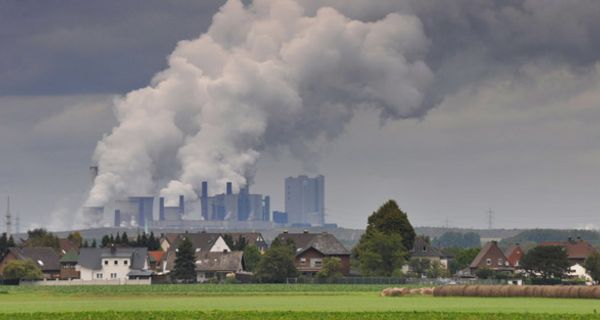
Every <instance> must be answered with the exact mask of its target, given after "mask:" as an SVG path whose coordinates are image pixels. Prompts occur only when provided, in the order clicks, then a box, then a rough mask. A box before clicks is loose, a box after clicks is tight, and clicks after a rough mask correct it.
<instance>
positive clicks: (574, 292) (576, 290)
mask: <svg viewBox="0 0 600 320" xmlns="http://www.w3.org/2000/svg"><path fill="white" fill-rule="evenodd" d="M581 289H583V287H581V286H570V288H569V298H581V294H580V291H581Z"/></svg>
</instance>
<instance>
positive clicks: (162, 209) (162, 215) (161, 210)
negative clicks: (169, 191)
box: [158, 197, 165, 221]
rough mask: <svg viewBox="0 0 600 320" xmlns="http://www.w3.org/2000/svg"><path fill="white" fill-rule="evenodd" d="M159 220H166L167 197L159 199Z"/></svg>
mask: <svg viewBox="0 0 600 320" xmlns="http://www.w3.org/2000/svg"><path fill="white" fill-rule="evenodd" d="M158 220H160V221H165V197H160V199H158Z"/></svg>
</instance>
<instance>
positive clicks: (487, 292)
mask: <svg viewBox="0 0 600 320" xmlns="http://www.w3.org/2000/svg"><path fill="white" fill-rule="evenodd" d="M495 290H496V289H494V286H491V285H484V286H480V287H479V290H477V293H478V296H480V297H493V296H494V292H495Z"/></svg>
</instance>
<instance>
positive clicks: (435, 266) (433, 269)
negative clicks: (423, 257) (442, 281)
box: [427, 260, 450, 278]
mask: <svg viewBox="0 0 600 320" xmlns="http://www.w3.org/2000/svg"><path fill="white" fill-rule="evenodd" d="M449 276H450V273H449V272H448V269H446V268H444V266H443V265H442V263H441V262H439V261H437V260H434V261H431V265H430V266H429V269H428V270H427V277H428V278H447V277H449Z"/></svg>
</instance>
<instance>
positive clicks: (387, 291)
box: [380, 288, 410, 297]
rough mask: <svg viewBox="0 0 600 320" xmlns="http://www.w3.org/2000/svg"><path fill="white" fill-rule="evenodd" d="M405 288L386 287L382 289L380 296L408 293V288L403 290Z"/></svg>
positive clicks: (397, 295) (395, 295) (398, 295)
mask: <svg viewBox="0 0 600 320" xmlns="http://www.w3.org/2000/svg"><path fill="white" fill-rule="evenodd" d="M405 289H406V288H386V289H383V290H382V291H381V293H380V296H382V297H400V296H403V295H406V294H408V292H410V290H408V291H407V290H405Z"/></svg>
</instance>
